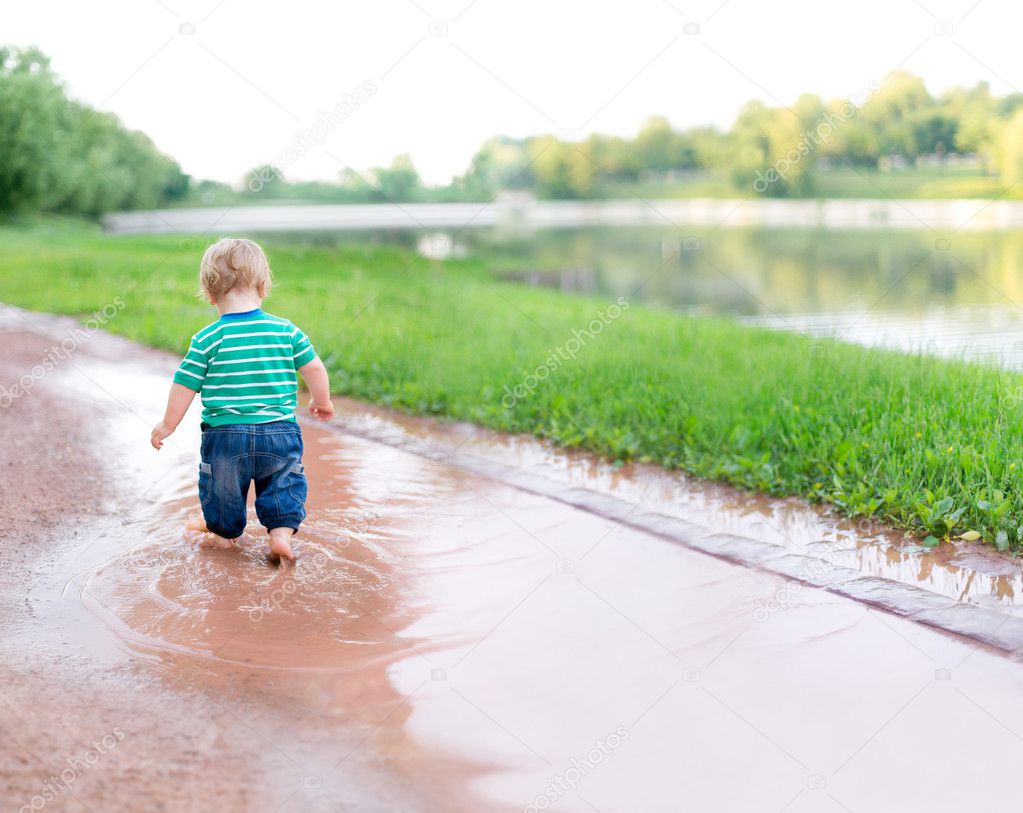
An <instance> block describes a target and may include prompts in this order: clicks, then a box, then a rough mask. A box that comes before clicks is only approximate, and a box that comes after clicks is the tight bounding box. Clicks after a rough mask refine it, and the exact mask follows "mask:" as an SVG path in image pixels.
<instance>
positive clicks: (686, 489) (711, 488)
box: [339, 399, 1023, 615]
mask: <svg viewBox="0 0 1023 813" xmlns="http://www.w3.org/2000/svg"><path fill="white" fill-rule="evenodd" d="M339 403H341V405H342V411H341V414H342V416H343V419H344V425H345V426H347V427H350V428H351V429H352V430H353V431H356V432H359V431H368V432H369V433H370V434H371V435H372V436H373V437H380V438H382V439H384V440H385V442H386V441H388V440H389V441H390V442H393V443H396V444H399V443H401V442H402V441H403V440H404V439H406V438H414V439H416V440H420V441H422V440H426V441H428V442H429V443H431V444H433V445H435V447H436V448H437V449H446V450H457V451H458V452H459V453H460V454H468V455H472V456H477V457H480V458H483V459H485V460H490V461H495V462H499V463H501V464H503V465H506V466H513V467H518V468H521V469H525V470H528V471H531V472H535V473H536V474H537V475H538V476H542V477H545V478H548V479H551V480H554V481H556V482H559V483H564V484H566V485H569V486H571V487H574V488H585V489H589V490H593V491H597V492H601V493H604V494H609V495H612V496H614V497H617V498H619V499H622V500H625V501H627V502H630V503H635V504H638V505H640V506H641V507H642V508H644V509H646V510H650V511H656V512H659V513H663V514H667V515H669V516H674V517H679V518H681V519H685V520H687V521H689V522H692V523H695V524H697V525H701V526H703V527H705V528H706V529H707V531H708V533H731V534H736V535H739V536H746V537H752V538H755V539H759V540H762V541H765V542H769V543H772V544H775V545H778V546H780V547H784V548H787V549H789V550H791V551H793V552H796V553H804V554H807V555H811V556H815V557H818V558H821V559H824V560H826V561H827V562H829V563H831V564H834V565H838V566H842V567H848V568H852V569H854V570H859V571H860V572H861V573H863V574H864V575H870V576H880V577H884V578H888V579H894V580H896V581H900V582H904V583H907V584H912V585H915V586H917V587H921V588H923V589H926V590H930V591H932V592H935V593H940V594H941V595H944V596H947V597H949V598H952V599H955V600H957V601H963V602H967V603H970V604H976V605H979V606H982V607H986V608H988V609H993V610H998V611H1001V612H1005V613H1008V614H1011V615H1020V614H1023V559H1021V558H1020V557H1019V556H1016V555H1012V554H1003V553H999V552H998V551H997V550H996V549H995V548H994V547H992V546H991V545H985V544H984V543H979V542H977V543H973V542H965V541H962V540H952V541H951V542H949V543H942V544H941V545H940V546H939V547H937V548H932V549H927V548H924V547H923V546H922V545H921V540H919V539H916V538H913V537H909V538H907V537H906V536H905V534H904V533H902V532H900V531H894V530H892V529H890V528H886V527H884V526H883V525H881V524H880V523H878V522H875V521H873V520H869V519H849V518H846V517H842V516H841V515H839V514H837V512H835V511H833V510H830V509H828V508H827V507H824V506H815V505H809V504H807V503H806V502H804V501H803V500H801V499H799V498H777V497H771V496H768V495H764V494H757V493H751V492H747V491H741V490H738V489H736V488H733V487H732V486H729V485H726V484H723V483H715V482H709V481H706V480H699V479H697V478H694V477H690V476H689V475H686V474H685V473H682V472H669V471H665V470H664V469H662V468H660V467H658V466H652V465H645V464H635V463H631V464H626V465H624V466H615V465H613V464H611V463H609V462H607V461H604V460H601V459H599V458H596V457H595V456H593V455H591V454H588V453H585V452H579V451H576V450H565V449H559V448H557V447H554V446H552V445H550V444H546V443H542V442H539V441H537V440H534V439H532V438H528V437H519V436H509V435H502V434H499V433H496V432H492V431H489V430H486V429H482V428H480V427H476V426H473V425H470V424H463V423H438V422H436V421H432V420H429V419H423V418H417V417H412V416H406V415H401V414H397V413H394V412H392V411H390V410H385V409H382V408H379V407H374V406H367V405H365V404H362V403H360V402H357V401H350V400H347V399H339Z"/></svg>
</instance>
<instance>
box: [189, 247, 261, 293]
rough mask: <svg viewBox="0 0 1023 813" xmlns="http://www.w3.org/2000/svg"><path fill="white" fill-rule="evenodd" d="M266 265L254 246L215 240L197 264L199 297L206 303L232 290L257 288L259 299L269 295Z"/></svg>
mask: <svg viewBox="0 0 1023 813" xmlns="http://www.w3.org/2000/svg"><path fill="white" fill-rule="evenodd" d="M272 284H273V278H272V276H271V272H270V262H269V260H267V258H266V254H264V253H263V249H261V248H260V247H259V244H258V243H254V242H252V240H246V239H244V238H241V237H225V238H224V239H223V240H218V241H217V242H216V243H214V244H213V245H212V246H210V247H209V248H208V249H206V253H205V254H203V255H202V262H201V263H200V264H199V286H200V291H199V294H200V296H205V297H206V298H207V299H208V300H209V301H210V302H216V301H217V300H218V299H220V297H222V296H223V295H224V294H226V293H227V292H228V291H230V290H231V289H232V288H235V287H239V286H241V287H252V288H257V289H258V290H259V292H260V296H266V295H267V294H268V293H269V292H270V286H271V285H272Z"/></svg>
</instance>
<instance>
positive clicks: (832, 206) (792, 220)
mask: <svg viewBox="0 0 1023 813" xmlns="http://www.w3.org/2000/svg"><path fill="white" fill-rule="evenodd" d="M102 223H103V228H104V229H105V230H106V231H108V232H110V233H112V234H197V233H205V232H208V231H212V230H217V231H219V232H234V231H246V232H258V231H345V230H353V231H354V230H363V229H399V230H401V229H405V230H409V231H421V230H431V229H438V230H443V229H466V228H485V227H494V226H507V227H509V228H519V229H523V230H527V231H528V230H531V229H550V228H581V227H592V226H599V227H614V226H650V227H658V226H660V227H669V228H676V227H683V226H693V227H712V228H718V227H764V226H767V227H778V228H819V229H877V228H883V229H923V230H927V229H931V230H942V229H950V230H955V231H961V230H970V231H983V230H996V229H1016V228H1023V201H1016V200H993V201H992V200H986V199H979V198H978V199H973V198H964V199H951V200H942V199H904V200H895V199H852V200H850V199H835V198H832V199H798V200H792V199H785V200H778V199H764V198H756V199H749V198H747V199H742V198H732V199H728V198H720V199H719V198H693V199H685V200H657V199H654V200H645V199H628V200H625V199H622V200H599V201H597V200H593V201H563V200H561V201H539V200H533V199H516V198H512V199H499V200H496V201H494V202H491V203H485V202H480V203H371V204H361V203H360V204H330V205H305V204H282V205H259V206H252V205H237V206H230V207H223V206H218V207H212V206H211V207H195V208H181V209H158V210H152V211H140V212H118V213H115V214H111V215H107V216H106V217H104V218H103V220H102Z"/></svg>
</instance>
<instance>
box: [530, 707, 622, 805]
mask: <svg viewBox="0 0 1023 813" xmlns="http://www.w3.org/2000/svg"><path fill="white" fill-rule="evenodd" d="M628 739H629V730H628V729H627V728H626V727H625V726H622V725H620V726H618V728H616V729H615V730H614V731H612V732H611V733H610V734H608V735H607V736H606V737H604V738H603V739H598V740H595V741H594V743H593V747H592V748H591V749H590V750H589V751H588V752H587V754H586V756H584V757H572V759H571V760H569V767H568V768H566V769H565V770H564V771H563V772H562V773H559V774H555V775H554V776H552V777H551V778H550V779H548V780H547V787H545V788H544V791H543V793H541V794H539V795H537V796H536V798H534V799H533V801H532V802H530V803H529V804H528V805H526V806H525V807H524V808H522V813H539V811H541V810H546V809H547V808H549V807H550V806H551V805H552V804H554V803H555V802H557V801H558V799H560V798H561V797H562V796H564V795H565V794H566V793H568V792H569V791H571V790H574V789H575V787H576V785H578V784H579V782H580V781H581V780H582V779H583V777H584V776H586V775H587V774H588V773H590V772H591V771H593V770H595V769H596V768H597V767H598V766H599V765H600V764H601V763H602V762H603V761H604V760H605V759H606V758H607V757H609V756H611V754H613V753H614V752H615V751H617V750H618V749H619V748H621V747H622V744H623V743H624V742H625V741H626V740H628Z"/></svg>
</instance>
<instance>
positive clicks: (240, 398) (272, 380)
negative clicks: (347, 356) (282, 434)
mask: <svg viewBox="0 0 1023 813" xmlns="http://www.w3.org/2000/svg"><path fill="white" fill-rule="evenodd" d="M314 358H316V351H315V350H313V346H312V344H311V343H310V342H309V339H308V337H307V336H306V335H305V334H304V333H303V332H302V331H301V330H299V329H298V328H297V327H295V326H294V325H293V324H292V323H291V322H289V321H288V320H287V319H281V318H280V317H279V316H272V315H271V314H269V313H264V312H263V311H262V310H261V309H259V308H256V309H255V310H252V311H245V312H244V313H225V314H224V315H223V316H221V317H220V318H219V319H218V320H217V321H216V322H214V323H213V324H212V325H207V326H206V327H204V328H203V329H202V330H200V331H199V332H198V333H196V334H195V335H194V336H193V337H192V341H191V344H189V346H188V352H187V353H186V354H185V358H184V359H183V360H182V362H181V364H180V365H179V366H178V369H177V372H175V373H174V382H175V383H176V384H181V385H182V386H185V387H188V388H189V389H190V390H195V391H196V392H198V393H201V395H202V406H203V410H202V419H203V421H204V422H205V423H208V424H209V425H210V426H224V425H225V424H233V423H269V422H270V421H294V420H295V407H297V406H298V376H297V375H296V374H295V370H296V369H297V368H299V367H301V366H303V365H305V364H308V363H309V362H310V361H312V360H313V359H314Z"/></svg>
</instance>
